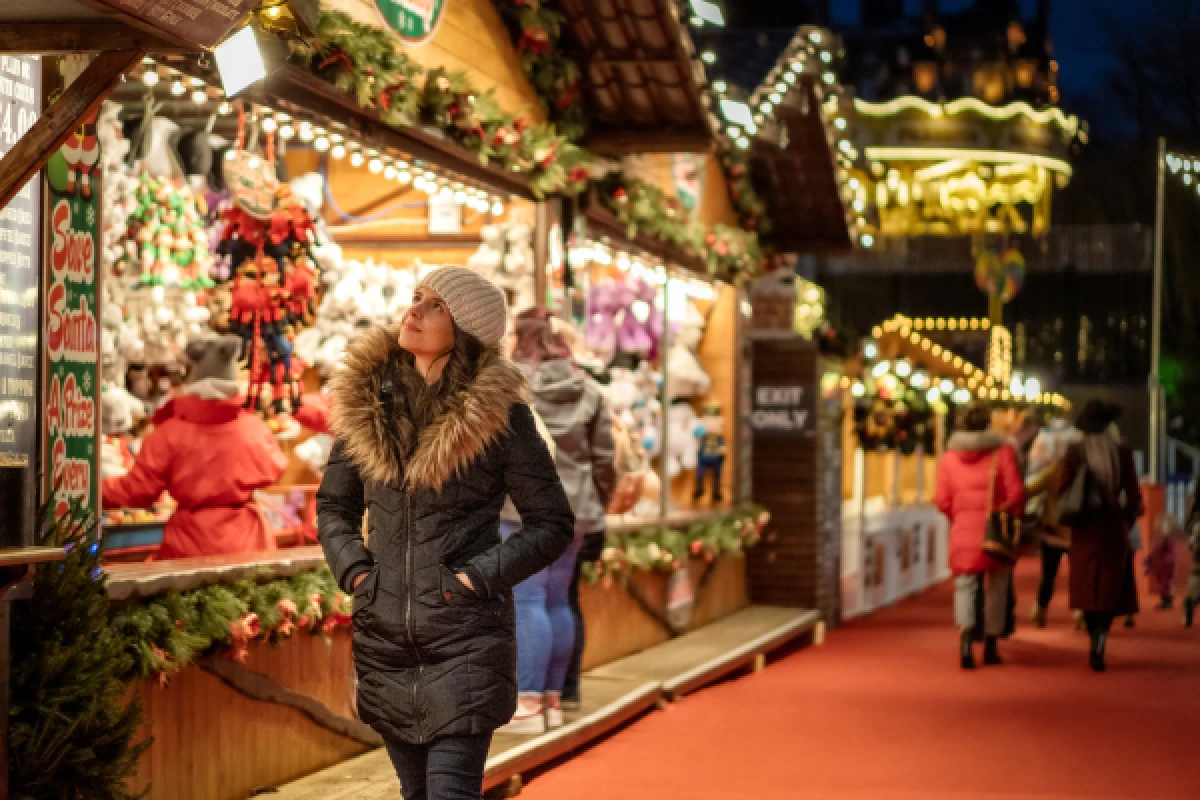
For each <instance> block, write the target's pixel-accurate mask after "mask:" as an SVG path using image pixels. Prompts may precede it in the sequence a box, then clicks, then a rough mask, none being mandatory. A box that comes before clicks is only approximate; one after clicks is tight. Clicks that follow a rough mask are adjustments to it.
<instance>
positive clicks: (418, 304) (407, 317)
mask: <svg viewBox="0 0 1200 800" xmlns="http://www.w3.org/2000/svg"><path fill="white" fill-rule="evenodd" d="M399 344H400V346H401V347H403V348H404V349H405V350H407V351H408V352H410V353H412V354H413V355H415V356H440V355H442V354H443V353H447V352H449V351H450V349H451V348H452V347H454V320H453V318H451V316H450V310H449V309H448V308H446V304H445V303H444V302H443V301H442V298H441V297H439V296H438V294H437V292H435V291H433V290H432V289H430V288H429V287H428V286H421V287H419V288H418V289H417V290H416V291H415V292H413V304H412V305H411V306H409V309H408V310H407V311H405V312H404V316H403V317H401V318H400V337H399Z"/></svg>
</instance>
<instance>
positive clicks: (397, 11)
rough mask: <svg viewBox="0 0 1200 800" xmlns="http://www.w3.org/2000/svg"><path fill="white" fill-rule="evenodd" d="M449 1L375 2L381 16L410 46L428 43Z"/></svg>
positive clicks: (386, 0)
mask: <svg viewBox="0 0 1200 800" xmlns="http://www.w3.org/2000/svg"><path fill="white" fill-rule="evenodd" d="M446 2H447V0H375V7H376V8H378V9H379V14H380V15H381V16H382V17H383V19H384V21H385V22H387V24H388V26H389V27H391V29H392V30H394V31H395V32H396V33H398V34H400V38H401V39H403V40H404V41H406V42H408V43H409V44H420V43H421V42H426V41H428V40H429V39H430V38H431V37H432V36H433V33H434V31H436V30H437V26H438V23H439V22H441V20H442V11H443V10H445V7H446Z"/></svg>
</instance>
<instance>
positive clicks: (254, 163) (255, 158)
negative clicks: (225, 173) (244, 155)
mask: <svg viewBox="0 0 1200 800" xmlns="http://www.w3.org/2000/svg"><path fill="white" fill-rule="evenodd" d="M246 163H247V165H248V166H249V167H250V169H258V165H259V164H261V163H262V162H261V161H259V160H258V156H251V157H250V160H249V161H248V162H246Z"/></svg>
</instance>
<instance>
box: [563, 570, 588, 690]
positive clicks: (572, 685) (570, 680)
mask: <svg viewBox="0 0 1200 800" xmlns="http://www.w3.org/2000/svg"><path fill="white" fill-rule="evenodd" d="M583 563H584V561H583V557H582V554H581V555H580V557H579V558H578V559H576V560H575V576H574V577H573V578H572V579H571V589H570V591H569V592H568V593H567V605H568V606H570V607H571V614H572V615H573V616H574V617H575V650H574V651H573V652H572V653H571V661H570V663H569V664H568V665H567V678H566V680H565V681H563V690H562V699H563V700H566V701H567V702H569V703H578V702H579V700H580V697H581V695H580V694H579V676H580V672H581V671H582V668H583V643H584V641H585V640H584V629H583V612H582V611H580V609H579V580H580V577H581V569H582V567H583Z"/></svg>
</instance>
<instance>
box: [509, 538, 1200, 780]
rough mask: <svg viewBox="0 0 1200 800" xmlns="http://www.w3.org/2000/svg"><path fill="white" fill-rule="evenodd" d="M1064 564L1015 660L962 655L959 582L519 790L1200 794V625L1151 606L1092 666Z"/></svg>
mask: <svg viewBox="0 0 1200 800" xmlns="http://www.w3.org/2000/svg"><path fill="white" fill-rule="evenodd" d="M1036 566H1037V565H1036V561H1034V560H1030V562H1029V563H1028V564H1023V568H1022V569H1021V575H1020V576H1019V580H1018V583H1019V591H1020V593H1019V595H1018V604H1019V610H1020V612H1021V613H1022V616H1023V615H1024V612H1026V611H1027V610H1028V607H1029V604H1030V603H1031V602H1032V597H1033V593H1034V587H1035V576H1034V575H1033V573H1032V568H1036ZM1064 577H1065V576H1060V587H1061V588H1060V592H1059V596H1058V597H1057V598H1056V603H1055V606H1054V607H1053V608H1052V613H1051V620H1050V625H1049V627H1048V628H1047V629H1046V630H1040V631H1039V630H1035V629H1033V628H1032V627H1030V626H1029V625H1022V626H1021V628H1020V630H1019V631H1018V633H1017V635H1016V636H1015V637H1014V638H1013V639H1010V640H1009V641H1008V642H1006V643H1002V653H1003V655H1004V656H1005V658H1006V659H1007V663H1006V664H1005V665H1004V666H1003V667H990V668H983V667H981V668H980V669H978V670H976V671H975V672H974V673H964V672H963V671H961V670H960V669H959V668H958V664H957V656H956V642H955V633H954V631H953V629H952V626H951V621H950V620H951V611H950V604H951V595H952V592H951V588H950V584H944V585H942V586H939V587H937V588H935V589H932V590H930V591H928V592H926V593H925V594H924V595H922V596H920V597H916V598H912V599H910V600H908V601H905V602H903V603H901V604H899V605H898V606H896V607H895V608H892V609H889V610H886V611H883V612H880V613H878V614H876V615H874V616H873V617H871V618H869V619H866V620H863V621H859V622H853V623H850V624H849V625H847V626H846V627H845V628H843V629H841V630H838V631H833V632H831V633H830V635H829V637H828V639H827V643H826V644H825V645H824V646H822V647H812V648H808V649H806V650H801V651H799V652H797V653H795V654H794V655H791V656H789V657H787V658H786V659H783V660H781V661H779V662H778V663H774V664H772V665H770V666H769V667H768V668H767V669H766V670H765V671H764V672H762V673H759V674H757V675H751V676H748V677H744V678H739V679H737V680H733V681H730V682H727V683H725V684H722V685H719V686H716V687H713V688H710V689H708V690H705V691H703V692H700V693H699V694H696V695H693V696H690V697H688V698H686V699H685V700H684V701H683V702H682V703H680V704H678V705H676V706H672V707H671V708H669V709H668V710H667V711H666V712H663V713H656V714H650V715H648V716H647V717H644V718H643V719H641V720H639V721H638V722H636V723H635V724H634V725H632V726H631V727H629V728H627V729H625V730H624V731H622V732H620V733H618V734H617V735H615V736H613V737H612V738H610V739H608V740H607V741H604V742H602V743H600V744H598V745H596V746H595V747H593V748H591V749H590V750H588V751H586V752H584V753H582V754H579V755H577V756H576V757H575V758H573V759H571V760H570V761H567V762H565V763H563V764H562V765H560V766H558V767H556V768H555V769H553V770H551V771H549V772H547V773H545V774H542V775H540V776H537V777H535V778H534V780H532V781H531V782H530V783H529V784H528V785H527V786H526V789H525V791H524V793H522V795H521V799H522V800H589V799H590V798H596V800H614V798H621V800H643V799H645V800H649V799H650V798H653V800H670V799H673V798H687V800H716V799H717V798H722V800H724V798H756V800H776V799H777V798H778V799H782V798H789V800H790V798H836V799H837V800H843V799H844V798H863V799H864V800H865V799H866V798H871V799H874V798H902V799H903V800H926V799H929V800H946V799H947V798H976V797H982V798H1147V800H1169V799H1171V798H1180V799H1181V800H1182V798H1188V800H1194V799H1195V798H1200V627H1197V628H1194V629H1192V630H1190V631H1185V629H1184V628H1183V627H1182V625H1181V622H1180V616H1179V614H1178V612H1165V611H1164V612H1160V611H1154V610H1146V611H1143V613H1142V614H1140V615H1139V616H1138V618H1137V621H1138V627H1137V628H1136V629H1134V630H1127V629H1125V628H1120V627H1114V635H1113V637H1112V640H1111V641H1110V643H1109V658H1108V660H1109V671H1108V673H1106V674H1103V675H1096V674H1093V673H1091V672H1090V671H1089V670H1088V669H1087V665H1086V651H1087V638H1086V636H1085V635H1084V634H1082V633H1076V632H1075V631H1074V630H1073V629H1072V625H1071V619H1070V615H1069V613H1068V611H1067V609H1066V606H1065V593H1066V588H1065V581H1064V580H1063V578H1064ZM1152 602H1153V601H1152V599H1151V598H1150V597H1148V596H1146V595H1143V603H1142V604H1143V607H1146V606H1150V605H1151V604H1152ZM1118 625H1119V623H1118ZM1004 645H1006V646H1004Z"/></svg>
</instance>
